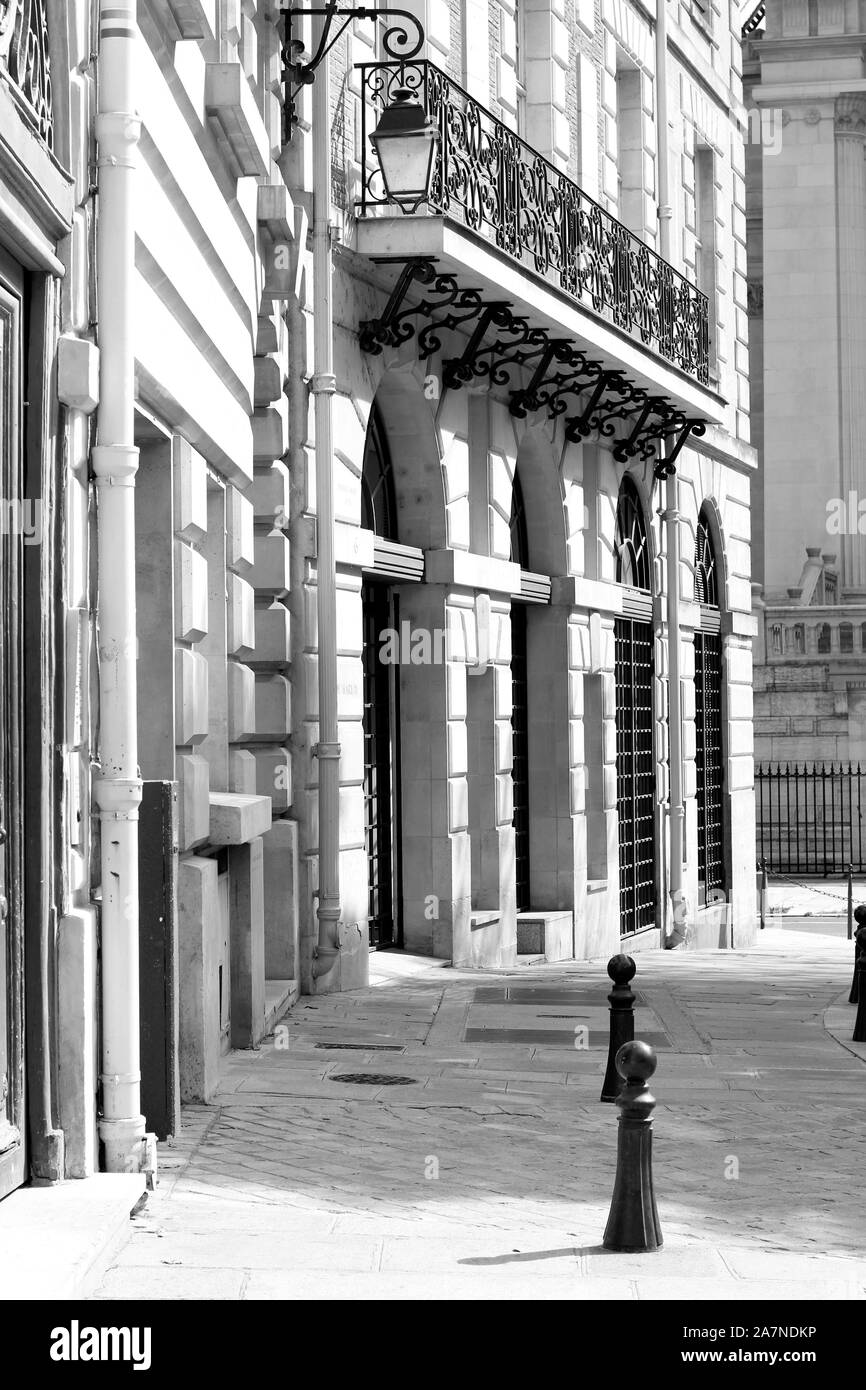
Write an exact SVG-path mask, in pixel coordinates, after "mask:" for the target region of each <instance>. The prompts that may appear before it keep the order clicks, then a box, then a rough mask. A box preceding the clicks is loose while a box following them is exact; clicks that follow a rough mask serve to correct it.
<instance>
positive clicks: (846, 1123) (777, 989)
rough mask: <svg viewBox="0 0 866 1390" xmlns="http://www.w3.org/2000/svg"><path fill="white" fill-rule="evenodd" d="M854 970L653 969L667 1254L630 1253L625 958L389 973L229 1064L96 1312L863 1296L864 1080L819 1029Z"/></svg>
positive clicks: (757, 959) (756, 961)
mask: <svg viewBox="0 0 866 1390" xmlns="http://www.w3.org/2000/svg"><path fill="white" fill-rule="evenodd" d="M800 926H802V923H801V924H800ZM830 929H831V930H834V928H833V927H832V926H831V928H830ZM851 958H852V951H851V946H850V943H849V942H847V941H846V940H844V939H843V938H842V937H840V935H839V934H838V931H836V934H835V935H831V934H828V929H827V924H817V923H816V924H814V926H813V927H812V929H811V931H810V932H805V931H803V930H799V931H797V930H783V929H780V928H776V927H773V928H768V929H767V931H766V932H764V933H763V934H762V936H761V939H760V941H759V944H758V946H757V947H756V948H754V949H753V950H751V951H736V952H728V953H720V952H712V953H711V952H706V953H680V952H674V953H652V954H651V953H646V954H641V955H639V956H638V958H637V963H638V974H637V978H636V980H635V987H636V988H637V990H638V994H639V999H638V1016H637V1036H639V1037H641V1036H643V1037H648V1038H650V1039H651V1040H652V1041H653V1042H654V1044H655V1045H656V1046H657V1051H658V1058H659V1065H658V1071H657V1073H656V1076H655V1078H654V1083H653V1091H654V1094H655V1095H656V1097H657V1099H658V1107H657V1110H656V1117H655V1137H654V1145H655V1150H654V1167H655V1183H656V1194H657V1198H658V1206H659V1212H660V1217H661V1222H662V1227H663V1232H664V1236H665V1245H664V1248H663V1250H661V1251H659V1252H656V1253H653V1254H646V1255H619V1254H611V1253H608V1252H605V1251H603V1250H602V1249H601V1248H600V1246H601V1237H602V1233H603V1231H604V1225H605V1221H606V1218H607V1211H608V1207H609V1203H610V1196H611V1190H612V1186H613V1176H614V1167H615V1153H616V1128H617V1126H616V1116H617V1111H616V1107H615V1106H612V1105H602V1104H600V1103H599V1100H598V1095H599V1091H600V1087H601V1080H602V1076H603V1073H604V1066H605V1061H606V1046H607V1033H606V1028H607V1021H606V998H605V996H606V991H607V986H608V981H607V976H606V973H605V970H604V963H603V962H598V963H595V964H591V965H587V964H584V963H581V964H574V965H568V966H565V965H559V966H538V967H522V968H520V969H518V970H515V971H511V972H498V973H496V974H489V973H483V974H482V973H479V972H467V971H456V970H452V969H450V968H443V967H442V966H441V964H440V963H436V962H430V961H420V960H419V959H418V958H411V957H404V956H401V955H399V954H398V953H393V954H388V955H380V956H378V957H376V958H375V959H374V970H375V975H374V983H373V984H372V985H371V987H370V988H369V989H367V990H362V991H357V992H353V993H351V994H342V995H331V996H327V997H323V998H318V999H304V1000H302V1001H301V1002H300V1004H299V1005H298V1006H296V1008H295V1009H294V1010H293V1012H292V1013H291V1015H290V1016H289V1017H288V1018H287V1019H286V1021H285V1029H284V1031H283V1032H281V1033H280V1032H279V1030H278V1034H277V1036H276V1038H271V1039H270V1040H269V1041H268V1042H267V1043H266V1044H265V1045H264V1046H263V1047H262V1049H261V1050H260V1051H258V1052H247V1053H235V1054H233V1055H232V1056H231V1057H229V1058H227V1059H226V1064H225V1068H224V1074H223V1082H222V1087H221V1091H220V1094H219V1096H218V1097H217V1099H216V1101H215V1102H214V1104H213V1105H211V1106H209V1107H196V1108H190V1109H188V1110H186V1111H185V1124H184V1130H183V1134H182V1136H181V1138H180V1140H179V1141H178V1142H177V1143H176V1144H175V1145H174V1146H172V1147H169V1146H166V1145H163V1146H161V1149H160V1161H161V1181H160V1185H159V1187H158V1189H157V1192H156V1193H155V1194H153V1196H152V1197H151V1199H150V1201H149V1202H148V1205H147V1207H146V1209H145V1211H144V1212H143V1213H142V1214H141V1215H140V1216H139V1217H138V1218H137V1219H136V1220H135V1222H134V1232H133V1235H132V1237H131V1239H130V1241H129V1243H128V1245H127V1246H126V1248H125V1249H124V1250H123V1251H122V1252H121V1254H120V1256H119V1257H118V1259H117V1261H116V1263H115V1264H114V1266H113V1267H112V1268H111V1269H110V1270H109V1272H108V1274H107V1276H106V1278H105V1281H104V1283H103V1286H102V1288H101V1290H100V1292H99V1294H98V1297H101V1298H140V1299H152V1298H163V1299H179V1298H210V1299H241V1298H247V1299H268V1298H336V1299H340V1298H356V1299H370V1298H383V1297H384V1298H443V1297H444V1298H497V1299H498V1298H530V1299H546V1298H563V1297H565V1298H575V1299H593V1298H605V1299H653V1298H661V1299H692V1298H726V1299H745V1298H764V1299H782V1298H795V1299H796V1298H847V1299H859V1298H862V1297H863V1296H864V1294H866V1239H864V1237H866V1210H864V1205H863V1202H862V1200H861V1193H862V1175H863V1171H864V1126H866V1120H864V1092H866V1067H864V1061H863V1060H861V1059H860V1058H859V1057H858V1056H856V1055H855V1054H854V1052H852V1051H849V1050H848V1049H847V1048H846V1047H845V1046H843V1045H841V1044H840V1042H839V1041H836V1040H835V1039H834V1038H832V1037H831V1036H829V1034H828V1033H827V1032H826V1031H825V1030H824V1027H823V1015H824V1012H825V1010H826V1009H828V1007H829V1006H830V1005H831V1004H832V1003H833V1001H834V1000H837V999H838V997H839V995H840V992H841V991H842V990H843V988H844V989H845V990H846V991H847V988H848V985H849V982H850V974H851ZM853 1013H854V1010H853V1008H852V1009H851V1018H852V1021H853ZM581 1027H585V1028H587V1029H588V1041H589V1046H588V1047H587V1048H581V1047H576V1046H575V1039H576V1036H577V1037H578V1039H579V1038H580V1034H577V1035H576V1033H575V1030H576V1029H580V1028H581ZM849 1036H850V1032H849ZM275 1044H283V1045H281V1046H277V1045H275ZM285 1044H287V1045H285ZM359 1073H361V1074H363V1075H364V1076H365V1077H366V1078H367V1079H368V1080H369V1078H370V1077H371V1076H372V1077H375V1078H376V1080H374V1082H373V1084H371V1085H366V1084H360V1083H358V1082H357V1081H348V1082H347V1081H346V1080H345V1079H342V1080H341V1079H340V1078H345V1077H346V1076H351V1075H357V1074H359ZM398 1078H403V1079H404V1080H405V1079H406V1078H410V1079H411V1084H400V1081H399V1080H398ZM392 1083H393V1084H392Z"/></svg>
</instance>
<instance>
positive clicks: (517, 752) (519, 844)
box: [511, 603, 530, 912]
mask: <svg viewBox="0 0 866 1390" xmlns="http://www.w3.org/2000/svg"><path fill="white" fill-rule="evenodd" d="M528 699H529V694H528V673H527V665H526V608H525V606H524V605H523V604H522V603H512V605H511V702H512V703H511V742H512V767H511V783H512V789H513V796H514V860H515V873H514V882H515V889H516V897H517V911H518V912H528V911H529V908H530V902H529V705H528Z"/></svg>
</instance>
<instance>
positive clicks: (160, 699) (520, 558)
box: [0, 0, 755, 1196]
mask: <svg viewBox="0 0 866 1390" xmlns="http://www.w3.org/2000/svg"><path fill="white" fill-rule="evenodd" d="M407 3H408V4H409V6H410V9H411V11H412V13H413V14H417V19H418V25H417V34H414V35H413V33H412V32H411V31H412V30H413V29H414V28H415V26H413V25H412V24H411V23H408V22H407V24H406V25H405V26H404V36H403V38H402V39H399V38H398V39H395V36H394V34H393V33H390V34H389V31H388V29H387V21H386V20H385V19H384V17H382V19H381V20H380V21H379V22H376V21H374V20H373V19H371V18H370V17H369V16H366V17H364V18H361V19H351V20H349V21H348V22H346V23H344V22H343V19H341V18H339V17H334V16H332V19H334V21H335V22H334V24H333V27H332V28H329V30H328V32H327V33H326V34H324V35H323V34H322V33H321V31H319V32H317V33H315V34H314V33H313V32H312V30H311V21H310V20H309V19H304V20H301V21H298V24H299V28H298V29H297V30H296V32H295V33H294V34H291V35H290V34H287V33H286V31H285V26H286V20H285V19H284V18H281V16H280V11H279V7H278V6H277V5H274V4H272V3H264V0H262V3H255V0H220V3H217V0H159V3H157V0H140V3H138V4H136V3H135V0H105V3H101V4H97V3H95V0H94V2H93V3H90V4H88V3H87V0H80V3H71V4H67V5H61V4H60V3H59V0H44V3H38V4H37V3H29V4H24V3H6V4H0V175H2V177H0V315H2V319H3V324H4V332H3V334H2V336H0V351H2V382H3V396H2V417H0V418H2V442H3V455H2V461H3V465H2V466H3V470H4V473H3V489H2V496H0V501H2V520H3V525H2V535H0V560H2V570H3V588H4V595H8V601H7V602H6V603H5V604H4V610H3V623H4V625H5V627H4V640H3V642H2V643H0V685H2V692H0V693H2V710H3V725H2V738H0V749H2V758H3V765H2V773H3V783H2V795H3V802H2V822H0V824H2V835H0V839H2V855H0V871H2V874H3V882H2V884H0V894H2V896H0V907H2V910H3V912H4V913H5V915H6V918H7V922H8V925H7V928H6V931H5V932H4V933H0V952H2V954H0V1048H2V1051H0V1196H3V1195H5V1194H6V1193H7V1192H8V1191H9V1190H10V1189H11V1188H13V1187H15V1186H16V1185H17V1184H20V1183H21V1182H23V1181H24V1180H25V1179H26V1177H27V1176H28V1174H29V1175H31V1176H33V1177H36V1178H40V1179H44V1180H48V1181H52V1180H59V1179H61V1178H63V1177H64V1176H65V1177H87V1176H88V1175H91V1174H93V1173H94V1172H96V1171H97V1170H98V1169H100V1168H107V1169H109V1170H112V1171H115V1172H126V1173H130V1174H139V1173H141V1172H142V1171H145V1170H147V1169H148V1168H150V1167H152V1165H153V1153H154V1145H153V1142H152V1138H151V1136H152V1135H153V1134H156V1135H157V1136H159V1137H163V1136H165V1135H167V1134H171V1133H173V1132H176V1130H177V1126H178V1121H179V1106H180V1103H181V1101H182V1100H184V1099H186V1100H207V1099H208V1098H209V1097H210V1096H211V1095H212V1093H213V1090H214V1087H215V1085H216V1081H217V1075H218V1066H219V1058H220V1054H221V1052H224V1051H226V1050H228V1049H229V1048H231V1047H252V1046H256V1045H257V1044H258V1043H259V1042H260V1040H261V1039H262V1038H263V1036H265V1034H266V1033H267V1032H268V1030H269V1028H270V1027H271V1026H272V1025H273V1024H274V1022H275V1020H277V1019H278V1018H279V1017H280V1016H281V1014H282V1013H283V1012H285V1010H286V1009H287V1008H289V1007H290V1005H291V1003H292V1001H293V1000H294V998H295V997H296V996H297V994H298V992H304V993H311V992H317V991H329V990H340V989H343V990H346V989H352V988H356V987H358V986H360V985H363V984H364V983H365V981H366V980H367V979H368V963H369V953H370V951H371V950H374V949H377V948H383V947H396V948H400V947H404V948H405V949H407V950H411V951H417V952H422V953H428V954H433V955H436V956H439V957H443V958H447V959H450V960H453V961H454V963H455V964H457V965H460V966H478V967H484V966H502V967H509V966H513V965H515V964H516V963H517V962H518V961H519V960H520V959H528V958H532V957H535V958H541V959H548V960H569V959H573V958H578V959H580V958H587V957H606V956H608V955H610V954H611V953H613V952H614V951H616V950H618V949H619V946H620V943H621V942H624V943H626V944H627V948H628V949H629V950H633V949H639V948H645V947H660V946H663V945H668V946H674V945H683V944H685V945H709V944H711V945H718V946H722V947H727V946H729V945H730V944H732V943H736V944H737V945H743V944H748V943H749V942H750V941H751V939H752V934H753V930H754V879H753V855H754V849H753V844H754V809H753V795H754V793H753V775H752V774H753V764H752V734H751V713H752V710H751V669H752V668H751V660H752V657H751V643H752V634H753V629H754V619H753V618H752V615H751V586H750V580H751V574H750V542H749V493H750V480H751V475H752V472H753V470H754V464H755V460H754V453H753V450H752V449H751V447H750V445H749V442H748V440H749V425H748V419H749V392H748V379H747V334H746V325H747V305H746V275H745V267H746V260H745V258H746V242H745V236H746V232H745V210H744V209H745V200H744V129H745V119H744V117H745V113H744V108H743V106H742V102H741V90H740V69H739V62H740V51H741V50H740V35H739V28H738V27H736V26H735V27H732V23H731V21H730V19H729V18H728V7H724V13H723V12H722V10H720V9H719V8H718V7H713V6H711V5H703V4H701V3H699V2H698V0H682V2H681V3H669V4H667V5H666V6H664V5H663V6H661V8H659V7H658V6H656V5H654V4H650V5H646V4H638V3H635V4H629V3H625V2H624V0H619V2H616V0H605V3H604V4H601V3H597V2H596V0H580V3H572V0H519V3H515V0H463V3H460V4H454V3H449V0H423V3H421V2H420V0H407ZM314 22H315V23H316V24H317V25H321V24H322V22H323V21H322V20H321V19H317V20H315V21H314ZM293 38H294V39H297V40H298V44H299V47H298V48H294V47H292V46H291V44H290V40H291V39H293ZM320 40H321V41H322V43H323V44H324V48H325V49H326V50H327V52H326V54H325V56H324V59H323V60H322V61H319V62H318V63H317V65H316V67H315V71H314V72H312V74H311V73H310V71H304V65H305V64H307V63H308V62H309V60H310V57H311V55H315V54H316V53H317V50H319V49H320ZM332 40H333V43H332V42H331V41H332ZM395 45H396V46H395ZM321 56H322V55H321V52H318V57H319V58H321ZM298 64H300V67H298V66H297V65H298ZM310 75H312V77H313V80H312V81H311V82H310V81H304V80H301V79H303V78H306V77H309V76H310ZM287 76H288V84H287V83H286V77H287ZM97 77H98V81H97V80H96V79H97ZM407 142H408V143H407ZM413 151H414V152H415V153H414V155H413ZM419 152H420V157H419ZM386 176H387V182H386ZM25 691H26V695H27V698H26V699H25ZM39 693H41V697H42V698H41V700H40V698H39V697H38V695H39Z"/></svg>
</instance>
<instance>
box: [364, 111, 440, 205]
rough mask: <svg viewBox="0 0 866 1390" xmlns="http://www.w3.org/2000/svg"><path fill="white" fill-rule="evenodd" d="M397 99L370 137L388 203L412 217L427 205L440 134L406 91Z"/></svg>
mask: <svg viewBox="0 0 866 1390" xmlns="http://www.w3.org/2000/svg"><path fill="white" fill-rule="evenodd" d="M394 96H395V98H396V100H395V101H393V102H392V103H391V104H390V105H389V106H386V107H385V109H384V111H383V112H382V115H381V118H380V120H379V124H378V125H377V126H376V129H375V130H374V131H373V132H372V133H371V135H370V141H371V143H372V144H373V146H374V147H375V150H376V154H377V156H378V159H379V168H380V169H381V171H382V182H383V183H384V185H385V193H386V194H387V196H388V200H389V202H392V203H396V204H397V206H398V207H399V208H400V209H401V211H402V212H406V213H412V212H415V210H416V209H417V208H418V206H419V204H421V203H424V202H426V201H427V197H428V194H429V191H430V175H431V173H432V171H433V156H434V154H435V152H436V146H437V144H438V142H439V131H438V130H437V128H436V126H435V124H434V123H433V121H432V120H431V118H430V117H429V116H428V115H427V112H426V111H425V109H424V107H423V106H422V105H421V104H420V102H417V101H413V100H412V92H411V90H410V89H409V88H408V87H398V88H397V89H396V91H395V92H394Z"/></svg>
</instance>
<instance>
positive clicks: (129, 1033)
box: [92, 0, 147, 1173]
mask: <svg viewBox="0 0 866 1390" xmlns="http://www.w3.org/2000/svg"><path fill="white" fill-rule="evenodd" d="M136 37H137V28H136V18H135V0H101V3H100V47H99V101H98V110H97V117H96V138H97V142H98V167H99V174H98V192H99V215H98V224H97V244H96V268H97V276H98V287H99V323H98V343H99V350H100V351H99V361H100V367H99V409H98V415H97V444H96V446H95V447H94V449H93V452H92V460H93V472H94V475H95V478H96V498H97V541H96V544H97V565H98V600H97V601H98V651H99V764H100V766H99V772H98V774H97V775H96V777H95V779H94V786H93V796H94V800H95V802H96V805H97V806H98V807H99V819H100V832H101V849H102V1071H101V1077H100V1080H101V1087H102V1106H101V1117H100V1121H99V1135H100V1138H101V1140H102V1143H103V1145H104V1155H105V1167H106V1168H107V1169H108V1171H109V1172H110V1173H137V1172H141V1171H143V1170H144V1169H145V1167H146V1164H147V1156H146V1140H145V1121H144V1116H143V1115H142V1114H141V1070H140V1066H141V1063H140V1050H139V1048H140V1045H139V992H138V808H139V805H140V803H141V778H140V776H139V770H138V738H137V727H136V726H137V701H136V630H135V493H134V491H133V489H134V487H135V474H136V471H137V469H138V450H137V449H136V447H135V443H134V439H135V432H134V431H135V426H134V402H135V360H134V350H133V304H132V282H133V275H134V267H135V235H134V227H133V206H132V194H133V177H134V169H135V158H136V147H137V145H138V142H139V138H140V135H141V122H140V121H139V119H138V117H137V115H136V112H135V106H134V102H133V95H132V94H133V69H134V63H135V48H136Z"/></svg>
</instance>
